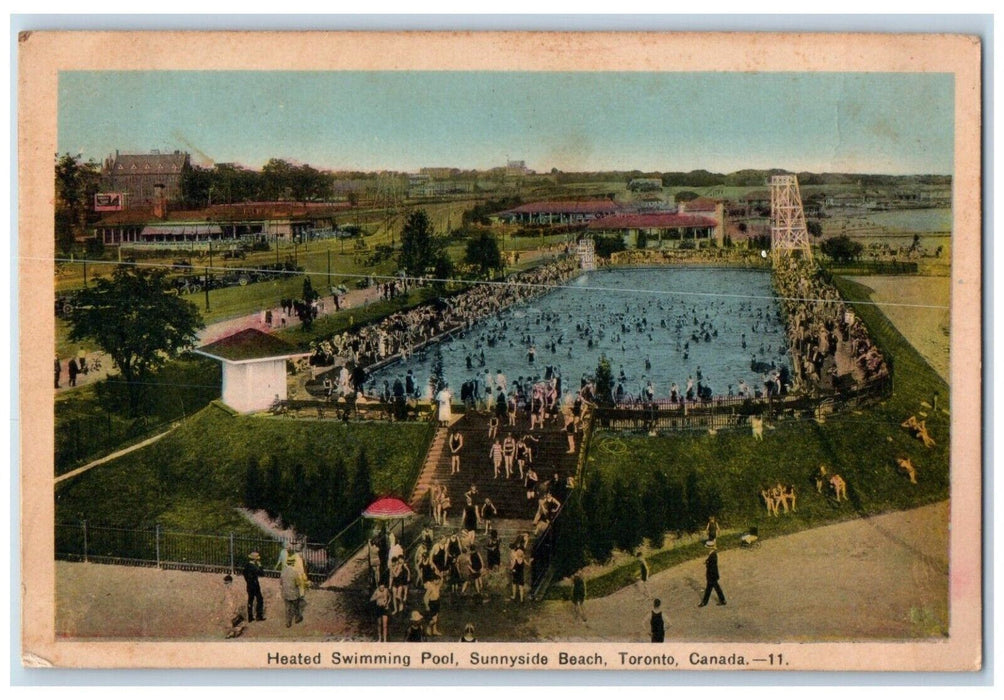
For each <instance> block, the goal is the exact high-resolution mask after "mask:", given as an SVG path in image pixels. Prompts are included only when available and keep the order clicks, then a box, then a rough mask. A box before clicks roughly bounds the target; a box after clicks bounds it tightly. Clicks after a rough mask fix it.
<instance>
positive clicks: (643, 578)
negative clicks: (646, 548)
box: [635, 550, 649, 598]
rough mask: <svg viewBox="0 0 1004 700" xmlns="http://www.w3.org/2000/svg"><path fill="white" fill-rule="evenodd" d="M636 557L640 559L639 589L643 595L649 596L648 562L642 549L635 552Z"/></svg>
mask: <svg viewBox="0 0 1004 700" xmlns="http://www.w3.org/2000/svg"><path fill="white" fill-rule="evenodd" d="M635 557H637V559H638V590H639V591H641V593H642V596H643V597H645V598H648V597H649V593H648V573H649V571H648V562H647V561H645V557H644V555H643V554H642V553H641V550H639V551H638V552H636V553H635Z"/></svg>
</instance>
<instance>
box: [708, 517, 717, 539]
mask: <svg viewBox="0 0 1004 700" xmlns="http://www.w3.org/2000/svg"><path fill="white" fill-rule="evenodd" d="M717 540H718V521H717V520H715V516H713V515H712V516H711V517H710V518H708V542H715V541H717Z"/></svg>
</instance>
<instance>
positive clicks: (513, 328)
mask: <svg viewBox="0 0 1004 700" xmlns="http://www.w3.org/2000/svg"><path fill="white" fill-rule="evenodd" d="M744 344H745V347H744ZM531 348H533V350H534V358H533V361H532V362H531V361H530V357H529V356H530V350H531ZM482 353H483V361H482ZM601 354H605V355H606V357H607V358H608V359H609V360H610V361H611V366H612V368H613V373H614V380H615V385H616V383H617V382H620V383H621V384H622V386H623V389H624V392H625V394H627V395H628V396H635V397H636V396H642V395H643V394H644V392H645V387H646V385H647V382H648V381H651V382H652V384H653V386H654V388H655V395H656V398H667V397H668V396H669V392H670V385H671V383H672V382H675V383H676V384H677V385H678V387H679V389H680V390H681V391H685V389H686V385H687V379H688V377H690V378H692V379H693V382H694V385H695V387H696V385H697V383H698V381H701V382H702V383H703V384H705V385H707V386H709V387H710V388H711V391H712V392H713V393H714V394H715V395H726V394H728V393H729V388H730V385H731V388H732V390H734V391H738V386H739V382H740V381H745V382H746V383H747V384H748V385H749V386H750V387H751V388H752V387H756V386H762V379H761V377H762V370H761V371H754V370H753V369H751V361H752V360H753V359H754V358H755V359H756V361H757V362H758V363H760V362H762V363H767V364H771V363H773V365H774V366H775V367H777V368H778V369H780V368H781V367H782V366H787V367H788V369H789V370H790V369H791V365H790V362H789V360H788V355H787V348H786V342H785V333H784V324H783V323H782V319H781V313H780V307H779V305H778V303H777V300H776V299H775V298H774V295H773V290H772V289H771V286H770V275H769V273H767V272H763V271H756V270H741V269H731V268H713V269H712V268H644V269H613V270H597V271H592V272H588V273H585V274H583V275H581V276H579V277H577V278H575V279H574V280H572V281H570V282H569V283H568V284H567V286H565V287H561V288H557V289H555V290H554V291H552V292H549V293H547V294H545V295H544V296H541V297H538V298H536V299H534V300H532V301H530V302H528V303H525V304H521V305H518V306H515V307H512V308H509V309H507V310H506V311H504V312H502V313H500V314H497V315H495V316H493V317H491V318H487V319H484V320H482V321H480V322H478V323H476V324H475V325H474V326H472V327H471V328H470V329H468V330H467V331H465V332H463V333H458V334H455V335H454V336H453V337H451V338H448V339H444V340H442V341H440V342H438V343H435V344H433V345H431V346H428V347H426V348H424V349H423V350H422V351H420V352H419V353H416V354H415V355H413V356H411V357H409V358H408V359H407V360H406V361H398V362H394V363H392V364H390V365H387V366H385V367H383V368H381V369H380V370H378V371H376V372H374V373H373V374H372V375H371V377H370V382H369V383H370V384H371V386H372V390H373V391H374V392H375V393H379V392H380V390H381V389H382V387H383V382H384V381H388V382H389V383H390V385H393V383H394V379H395V378H401V379H402V381H403V380H404V377H405V375H406V373H407V372H408V370H411V371H412V372H413V374H414V376H415V378H416V380H417V382H418V383H419V385H420V386H422V387H423V388H426V387H427V386H428V382H429V379H430V377H431V376H432V375H433V372H434V369H435V367H436V366H437V365H438V364H440V363H441V365H442V373H443V376H444V378H445V379H446V381H447V382H448V383H449V386H450V389H451V391H452V392H453V394H454V397H455V399H457V400H459V396H460V387H461V384H462V383H463V382H465V381H467V380H469V379H482V378H483V377H484V375H485V372H486V371H487V372H490V373H491V375H492V376H493V377H494V376H495V374H496V373H497V372H498V371H500V370H501V372H502V373H503V374H505V375H506V377H507V379H508V382H509V384H510V386H511V385H512V382H513V380H514V379H517V378H529V377H540V378H543V377H545V376H546V375H547V373H548V368H550V370H551V372H552V373H555V374H560V376H561V377H562V390H563V391H566V390H569V389H570V390H573V391H574V390H576V389H578V387H579V384H580V379H581V378H582V377H583V375H588V376H590V377H591V376H592V375H593V374H594V373H595V371H596V366H597V363H598V361H599V358H600V355H601ZM468 367H470V368H468ZM428 393H429V392H428V390H427V389H426V391H425V394H426V395H428Z"/></svg>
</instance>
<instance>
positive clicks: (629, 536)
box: [609, 479, 643, 552]
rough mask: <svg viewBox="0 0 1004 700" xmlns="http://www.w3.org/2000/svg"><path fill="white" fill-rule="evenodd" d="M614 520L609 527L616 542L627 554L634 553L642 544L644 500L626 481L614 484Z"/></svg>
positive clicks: (619, 480)
mask: <svg viewBox="0 0 1004 700" xmlns="http://www.w3.org/2000/svg"><path fill="white" fill-rule="evenodd" d="M611 510H612V515H613V518H612V520H611V522H610V525H609V527H610V528H611V530H613V537H614V542H615V543H616V545H617V547H618V548H619V549H621V550H623V551H625V552H633V551H634V550H635V549H637V548H638V547H639V546H640V545H641V542H642V533H641V530H642V519H641V518H640V517H639V516H640V515H642V513H643V510H642V500H641V494H640V493H639V492H638V489H637V488H636V487H635V486H634V485H633V484H629V483H627V482H626V481H625V480H624V479H618V480H617V481H615V482H614V488H613V508H612V509H611Z"/></svg>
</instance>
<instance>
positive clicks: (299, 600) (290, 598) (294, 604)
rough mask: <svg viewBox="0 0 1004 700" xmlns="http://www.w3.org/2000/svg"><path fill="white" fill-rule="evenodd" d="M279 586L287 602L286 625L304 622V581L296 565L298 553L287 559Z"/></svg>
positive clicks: (283, 598) (280, 576) (290, 625)
mask: <svg viewBox="0 0 1004 700" xmlns="http://www.w3.org/2000/svg"><path fill="white" fill-rule="evenodd" d="M279 588H280V589H281V591H282V600H283V602H284V603H285V604H286V627H292V626H293V623H294V622H298V623H299V622H303V593H304V591H303V589H304V582H303V581H302V580H301V578H300V570H299V569H298V568H297V566H296V555H290V556H289V558H288V559H287V561H286V566H285V568H283V570H282V573H281V574H280V575H279Z"/></svg>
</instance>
